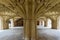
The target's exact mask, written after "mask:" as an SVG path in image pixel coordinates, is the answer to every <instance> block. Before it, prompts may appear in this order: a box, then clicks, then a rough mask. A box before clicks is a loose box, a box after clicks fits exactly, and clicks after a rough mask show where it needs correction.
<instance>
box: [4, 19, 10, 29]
mask: <svg viewBox="0 0 60 40" xmlns="http://www.w3.org/2000/svg"><path fill="white" fill-rule="evenodd" d="M3 29H9V26H8V21H7V20H5V19H3Z"/></svg>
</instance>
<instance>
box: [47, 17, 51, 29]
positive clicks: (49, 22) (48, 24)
mask: <svg viewBox="0 0 60 40" xmlns="http://www.w3.org/2000/svg"><path fill="white" fill-rule="evenodd" d="M47 28H52V20H51V19H49V18H47Z"/></svg>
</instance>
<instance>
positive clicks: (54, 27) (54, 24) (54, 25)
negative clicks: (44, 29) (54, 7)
mask: <svg viewBox="0 0 60 40" xmlns="http://www.w3.org/2000/svg"><path fill="white" fill-rule="evenodd" d="M52 29H57V19H53V20H52Z"/></svg>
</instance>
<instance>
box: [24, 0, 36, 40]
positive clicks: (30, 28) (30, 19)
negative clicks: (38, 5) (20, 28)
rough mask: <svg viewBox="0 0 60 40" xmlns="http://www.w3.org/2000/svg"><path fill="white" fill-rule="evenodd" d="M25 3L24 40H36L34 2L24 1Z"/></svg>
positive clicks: (30, 0) (31, 0)
mask: <svg viewBox="0 0 60 40" xmlns="http://www.w3.org/2000/svg"><path fill="white" fill-rule="evenodd" d="M25 1H26V6H25V7H26V14H25V17H24V35H25V40H37V28H36V27H37V26H36V25H37V23H36V22H37V21H36V16H35V13H34V7H35V6H34V5H33V4H32V2H33V3H34V1H35V0H25Z"/></svg>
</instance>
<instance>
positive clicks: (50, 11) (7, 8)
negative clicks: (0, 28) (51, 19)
mask: <svg viewBox="0 0 60 40" xmlns="http://www.w3.org/2000/svg"><path fill="white" fill-rule="evenodd" d="M27 12H30V13H32V14H34V15H35V16H36V17H37V18H38V17H40V16H44V15H45V16H47V15H49V16H51V15H60V0H0V15H3V16H9V15H10V16H18V15H19V16H22V17H24V16H25V15H27V14H30V13H27Z"/></svg>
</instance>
